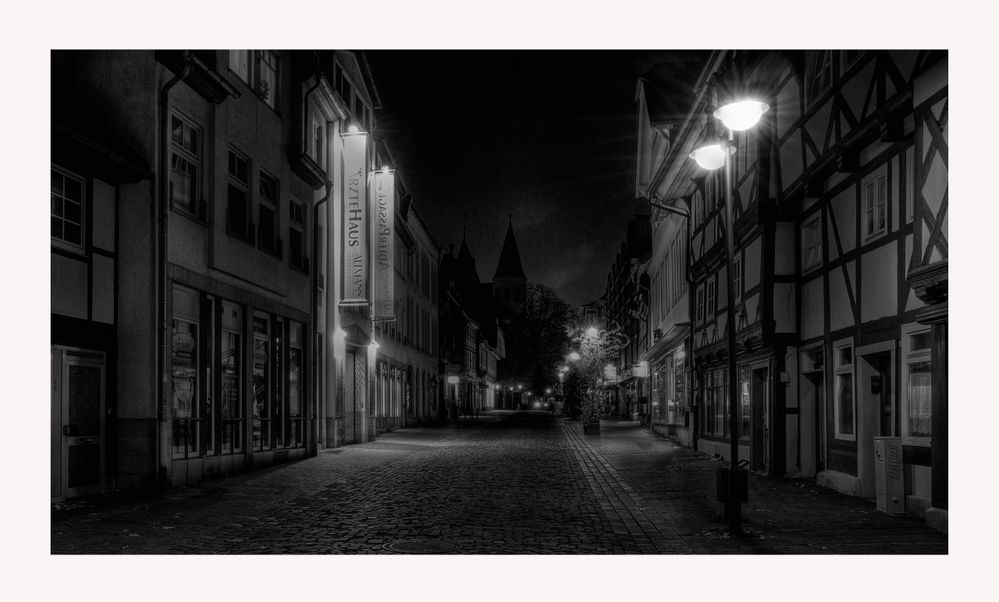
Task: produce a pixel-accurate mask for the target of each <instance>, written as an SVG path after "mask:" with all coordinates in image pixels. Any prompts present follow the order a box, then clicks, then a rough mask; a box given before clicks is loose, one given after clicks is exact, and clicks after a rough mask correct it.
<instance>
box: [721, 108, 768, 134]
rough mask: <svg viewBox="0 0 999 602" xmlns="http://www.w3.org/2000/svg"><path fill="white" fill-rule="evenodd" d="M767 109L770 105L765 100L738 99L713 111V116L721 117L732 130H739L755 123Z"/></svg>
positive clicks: (746, 128)
mask: <svg viewBox="0 0 999 602" xmlns="http://www.w3.org/2000/svg"><path fill="white" fill-rule="evenodd" d="M769 109H770V105H768V104H767V103H765V102H760V101H758V100H740V101H739V102H733V103H729V104H727V105H725V106H723V107H721V108H720V109H718V110H717V111H715V117H717V118H718V119H721V121H722V123H724V124H725V127H727V128H728V129H730V130H732V131H733V132H741V131H743V130H748V129H749V128H751V127H753V126H754V125H756V124H757V123H758V122H759V121H760V117H763V114H764V113H766V112H767V111H768V110H769Z"/></svg>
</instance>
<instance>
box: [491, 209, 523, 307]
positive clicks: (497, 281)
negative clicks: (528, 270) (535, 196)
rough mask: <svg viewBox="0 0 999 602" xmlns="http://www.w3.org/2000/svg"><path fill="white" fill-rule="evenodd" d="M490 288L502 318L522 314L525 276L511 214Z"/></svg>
mask: <svg viewBox="0 0 999 602" xmlns="http://www.w3.org/2000/svg"><path fill="white" fill-rule="evenodd" d="M492 289H493V298H494V299H495V300H496V304H497V306H498V309H499V312H498V313H500V315H501V316H502V317H503V318H507V319H509V318H514V317H518V316H521V315H523V313H524V307H525V305H526V304H527V277H526V276H524V266H523V265H522V264H521V263H520V251H518V250H517V239H516V237H514V235H513V215H512V214H511V215H510V224H509V226H508V227H507V230H506V240H504V241H503V250H502V252H500V258H499V264H498V265H497V266H496V273H495V274H494V275H493V283H492Z"/></svg>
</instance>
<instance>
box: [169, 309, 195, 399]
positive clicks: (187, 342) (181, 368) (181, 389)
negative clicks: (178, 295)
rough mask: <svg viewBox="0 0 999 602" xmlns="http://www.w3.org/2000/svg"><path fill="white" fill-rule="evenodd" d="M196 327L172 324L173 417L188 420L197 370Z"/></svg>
mask: <svg viewBox="0 0 999 602" xmlns="http://www.w3.org/2000/svg"><path fill="white" fill-rule="evenodd" d="M196 334H197V327H196V326H195V325H193V324H188V323H186V322H175V323H174V334H173V346H172V349H173V355H172V359H173V369H172V376H173V415H174V418H190V417H191V416H192V411H191V410H192V407H193V404H194V402H195V391H196V387H195V383H196V381H197V376H198V370H197V364H196V356H195V351H196V348H197V344H196V342H195V341H196Z"/></svg>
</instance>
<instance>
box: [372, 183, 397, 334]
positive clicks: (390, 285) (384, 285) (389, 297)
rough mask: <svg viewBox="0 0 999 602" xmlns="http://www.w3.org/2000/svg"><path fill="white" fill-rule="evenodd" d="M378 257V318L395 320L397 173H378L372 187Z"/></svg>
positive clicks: (375, 301)
mask: <svg viewBox="0 0 999 602" xmlns="http://www.w3.org/2000/svg"><path fill="white" fill-rule="evenodd" d="M370 195H371V215H372V220H371V221H372V228H373V230H374V233H373V235H372V236H373V239H374V258H373V261H372V268H371V269H372V271H373V275H374V277H373V278H372V280H373V283H372V285H371V300H372V305H373V306H374V316H375V318H385V319H392V318H395V304H394V286H395V172H393V171H391V170H381V171H376V172H375V177H374V181H373V182H372V186H371V191H370Z"/></svg>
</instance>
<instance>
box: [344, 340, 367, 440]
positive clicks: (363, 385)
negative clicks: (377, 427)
mask: <svg viewBox="0 0 999 602" xmlns="http://www.w3.org/2000/svg"><path fill="white" fill-rule="evenodd" d="M344 366H345V368H344V379H343V381H344V388H343V390H344V408H343V424H344V440H343V442H344V443H347V444H350V443H363V442H364V440H365V439H364V437H365V433H366V432H367V431H366V429H365V426H366V425H365V420H366V418H365V412H364V399H365V395H366V394H367V385H368V367H367V365H366V364H365V362H364V357H363V356H361V355H359V354H357V353H353V352H349V351H348V352H347V357H346V362H345V363H344Z"/></svg>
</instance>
